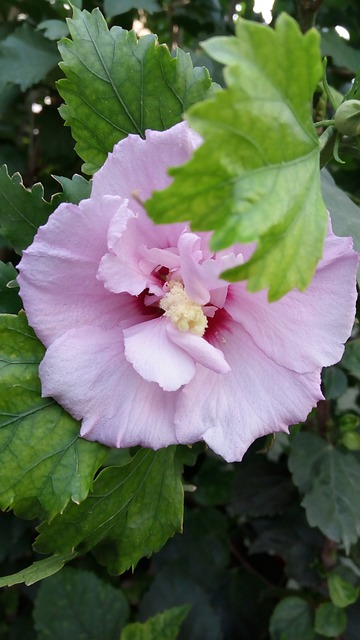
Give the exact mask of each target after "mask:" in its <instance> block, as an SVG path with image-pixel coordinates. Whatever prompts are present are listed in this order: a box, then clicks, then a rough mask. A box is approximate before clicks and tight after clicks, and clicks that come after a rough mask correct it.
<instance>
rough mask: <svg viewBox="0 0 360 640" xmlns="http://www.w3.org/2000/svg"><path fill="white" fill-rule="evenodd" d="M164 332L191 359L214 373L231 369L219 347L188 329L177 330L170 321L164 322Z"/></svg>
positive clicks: (226, 371)
mask: <svg viewBox="0 0 360 640" xmlns="http://www.w3.org/2000/svg"><path fill="white" fill-rule="evenodd" d="M166 333H167V335H168V336H169V338H170V340H171V341H172V342H174V343H175V344H177V345H178V346H179V347H181V348H182V349H184V351H186V353H188V354H189V355H190V356H191V357H192V359H193V360H194V361H195V362H197V363H199V364H202V365H203V366H204V367H206V368H207V369H211V370H212V371H215V372H216V373H228V372H229V371H230V370H231V369H230V367H229V365H228V363H227V362H226V360H225V357H224V354H223V352H222V351H221V350H220V349H217V348H216V347H214V346H213V345H212V344H210V342H208V341H207V340H205V338H202V337H201V336H197V335H196V334H194V333H191V332H190V331H186V332H185V331H179V329H177V328H176V327H175V326H174V325H173V323H172V322H168V323H167V324H166Z"/></svg>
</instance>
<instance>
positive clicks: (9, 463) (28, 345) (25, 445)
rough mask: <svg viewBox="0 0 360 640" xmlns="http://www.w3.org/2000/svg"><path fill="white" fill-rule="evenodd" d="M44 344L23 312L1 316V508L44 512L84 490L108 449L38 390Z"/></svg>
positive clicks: (49, 513) (35, 514)
mask: <svg viewBox="0 0 360 640" xmlns="http://www.w3.org/2000/svg"><path fill="white" fill-rule="evenodd" d="M43 354H44V347H43V346H42V344H41V343H40V342H39V341H38V340H37V338H36V336H35V334H34V333H33V331H32V330H31V329H30V327H29V326H28V324H27V321H26V317H25V314H23V313H21V314H20V315H19V316H13V315H2V316H0V508H1V509H8V508H12V509H14V510H15V512H16V513H17V514H18V515H20V516H22V517H25V518H29V519H31V518H37V517H38V518H49V519H51V518H52V517H54V516H55V514H57V513H59V512H62V511H63V510H64V509H65V507H66V505H67V504H68V502H69V501H70V500H73V501H74V502H81V501H82V500H84V499H85V498H86V496H87V494H88V491H89V489H90V487H91V485H92V481H93V476H94V473H95V471H96V470H97V469H98V468H99V466H100V465H101V463H102V461H103V459H104V458H105V455H106V451H107V449H106V448H105V447H103V446H102V445H99V444H97V443H94V442H87V441H86V440H83V439H82V438H79V423H78V422H76V420H74V419H73V418H72V417H71V416H70V415H69V414H67V413H66V412H65V411H64V410H63V409H62V407H60V405H58V404H56V402H55V401H54V400H52V399H49V398H42V397H41V394H40V380H39V377H38V364H39V362H40V360H41V358H42V357H43Z"/></svg>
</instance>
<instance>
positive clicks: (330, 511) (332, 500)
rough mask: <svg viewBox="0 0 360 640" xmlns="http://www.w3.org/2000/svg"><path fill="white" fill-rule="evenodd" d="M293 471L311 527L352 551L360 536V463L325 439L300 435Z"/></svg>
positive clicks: (292, 459)
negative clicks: (302, 495)
mask: <svg viewBox="0 0 360 640" xmlns="http://www.w3.org/2000/svg"><path fill="white" fill-rule="evenodd" d="M289 468H290V471H291V472H292V474H293V480H294V483H295V485H296V486H297V487H298V488H299V489H300V491H301V492H302V493H304V494H305V496H304V498H303V501H302V503H301V504H302V505H303V507H305V509H306V515H307V519H308V522H309V524H310V526H311V527H319V529H320V530H321V531H322V532H323V533H324V535H326V536H327V537H328V538H330V540H334V541H335V542H342V543H343V544H344V546H345V548H346V549H347V550H348V549H349V548H350V546H351V545H352V544H353V543H355V542H356V541H357V539H358V537H359V535H360V501H359V498H358V496H359V483H360V461H359V458H357V457H356V456H355V455H354V454H351V453H348V452H343V451H340V450H337V449H334V447H332V446H331V445H330V444H328V443H327V442H325V440H323V439H322V438H319V437H318V436H316V435H314V434H311V433H299V434H297V435H296V436H295V437H294V438H293V440H292V446H291V453H290V456H289Z"/></svg>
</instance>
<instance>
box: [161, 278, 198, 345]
mask: <svg viewBox="0 0 360 640" xmlns="http://www.w3.org/2000/svg"><path fill="white" fill-rule="evenodd" d="M159 306H160V308H161V309H163V310H164V311H165V316H166V317H167V318H169V319H170V320H171V321H172V322H173V323H174V324H175V325H176V326H177V328H178V329H179V331H184V332H185V331H190V332H191V333H195V335H197V336H203V335H204V333H205V329H206V327H207V324H208V322H207V317H206V316H205V314H204V312H203V310H202V307H201V305H200V304H198V303H197V302H193V301H192V300H190V298H189V297H188V295H187V294H186V293H185V290H184V285H183V284H182V283H181V282H179V281H178V280H172V281H170V282H169V291H168V293H166V294H165V295H164V297H163V298H162V299H161V300H160V303H159Z"/></svg>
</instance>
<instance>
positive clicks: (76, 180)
mask: <svg viewBox="0 0 360 640" xmlns="http://www.w3.org/2000/svg"><path fill="white" fill-rule="evenodd" d="M53 178H55V180H57V182H58V183H59V184H61V186H62V189H63V192H62V193H61V194H59V200H57V202H58V201H60V202H72V203H73V204H79V202H80V201H81V200H85V198H90V193H91V180H86V178H84V177H83V176H79V175H78V174H77V173H75V175H73V177H72V178H65V177H64V176H53Z"/></svg>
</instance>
